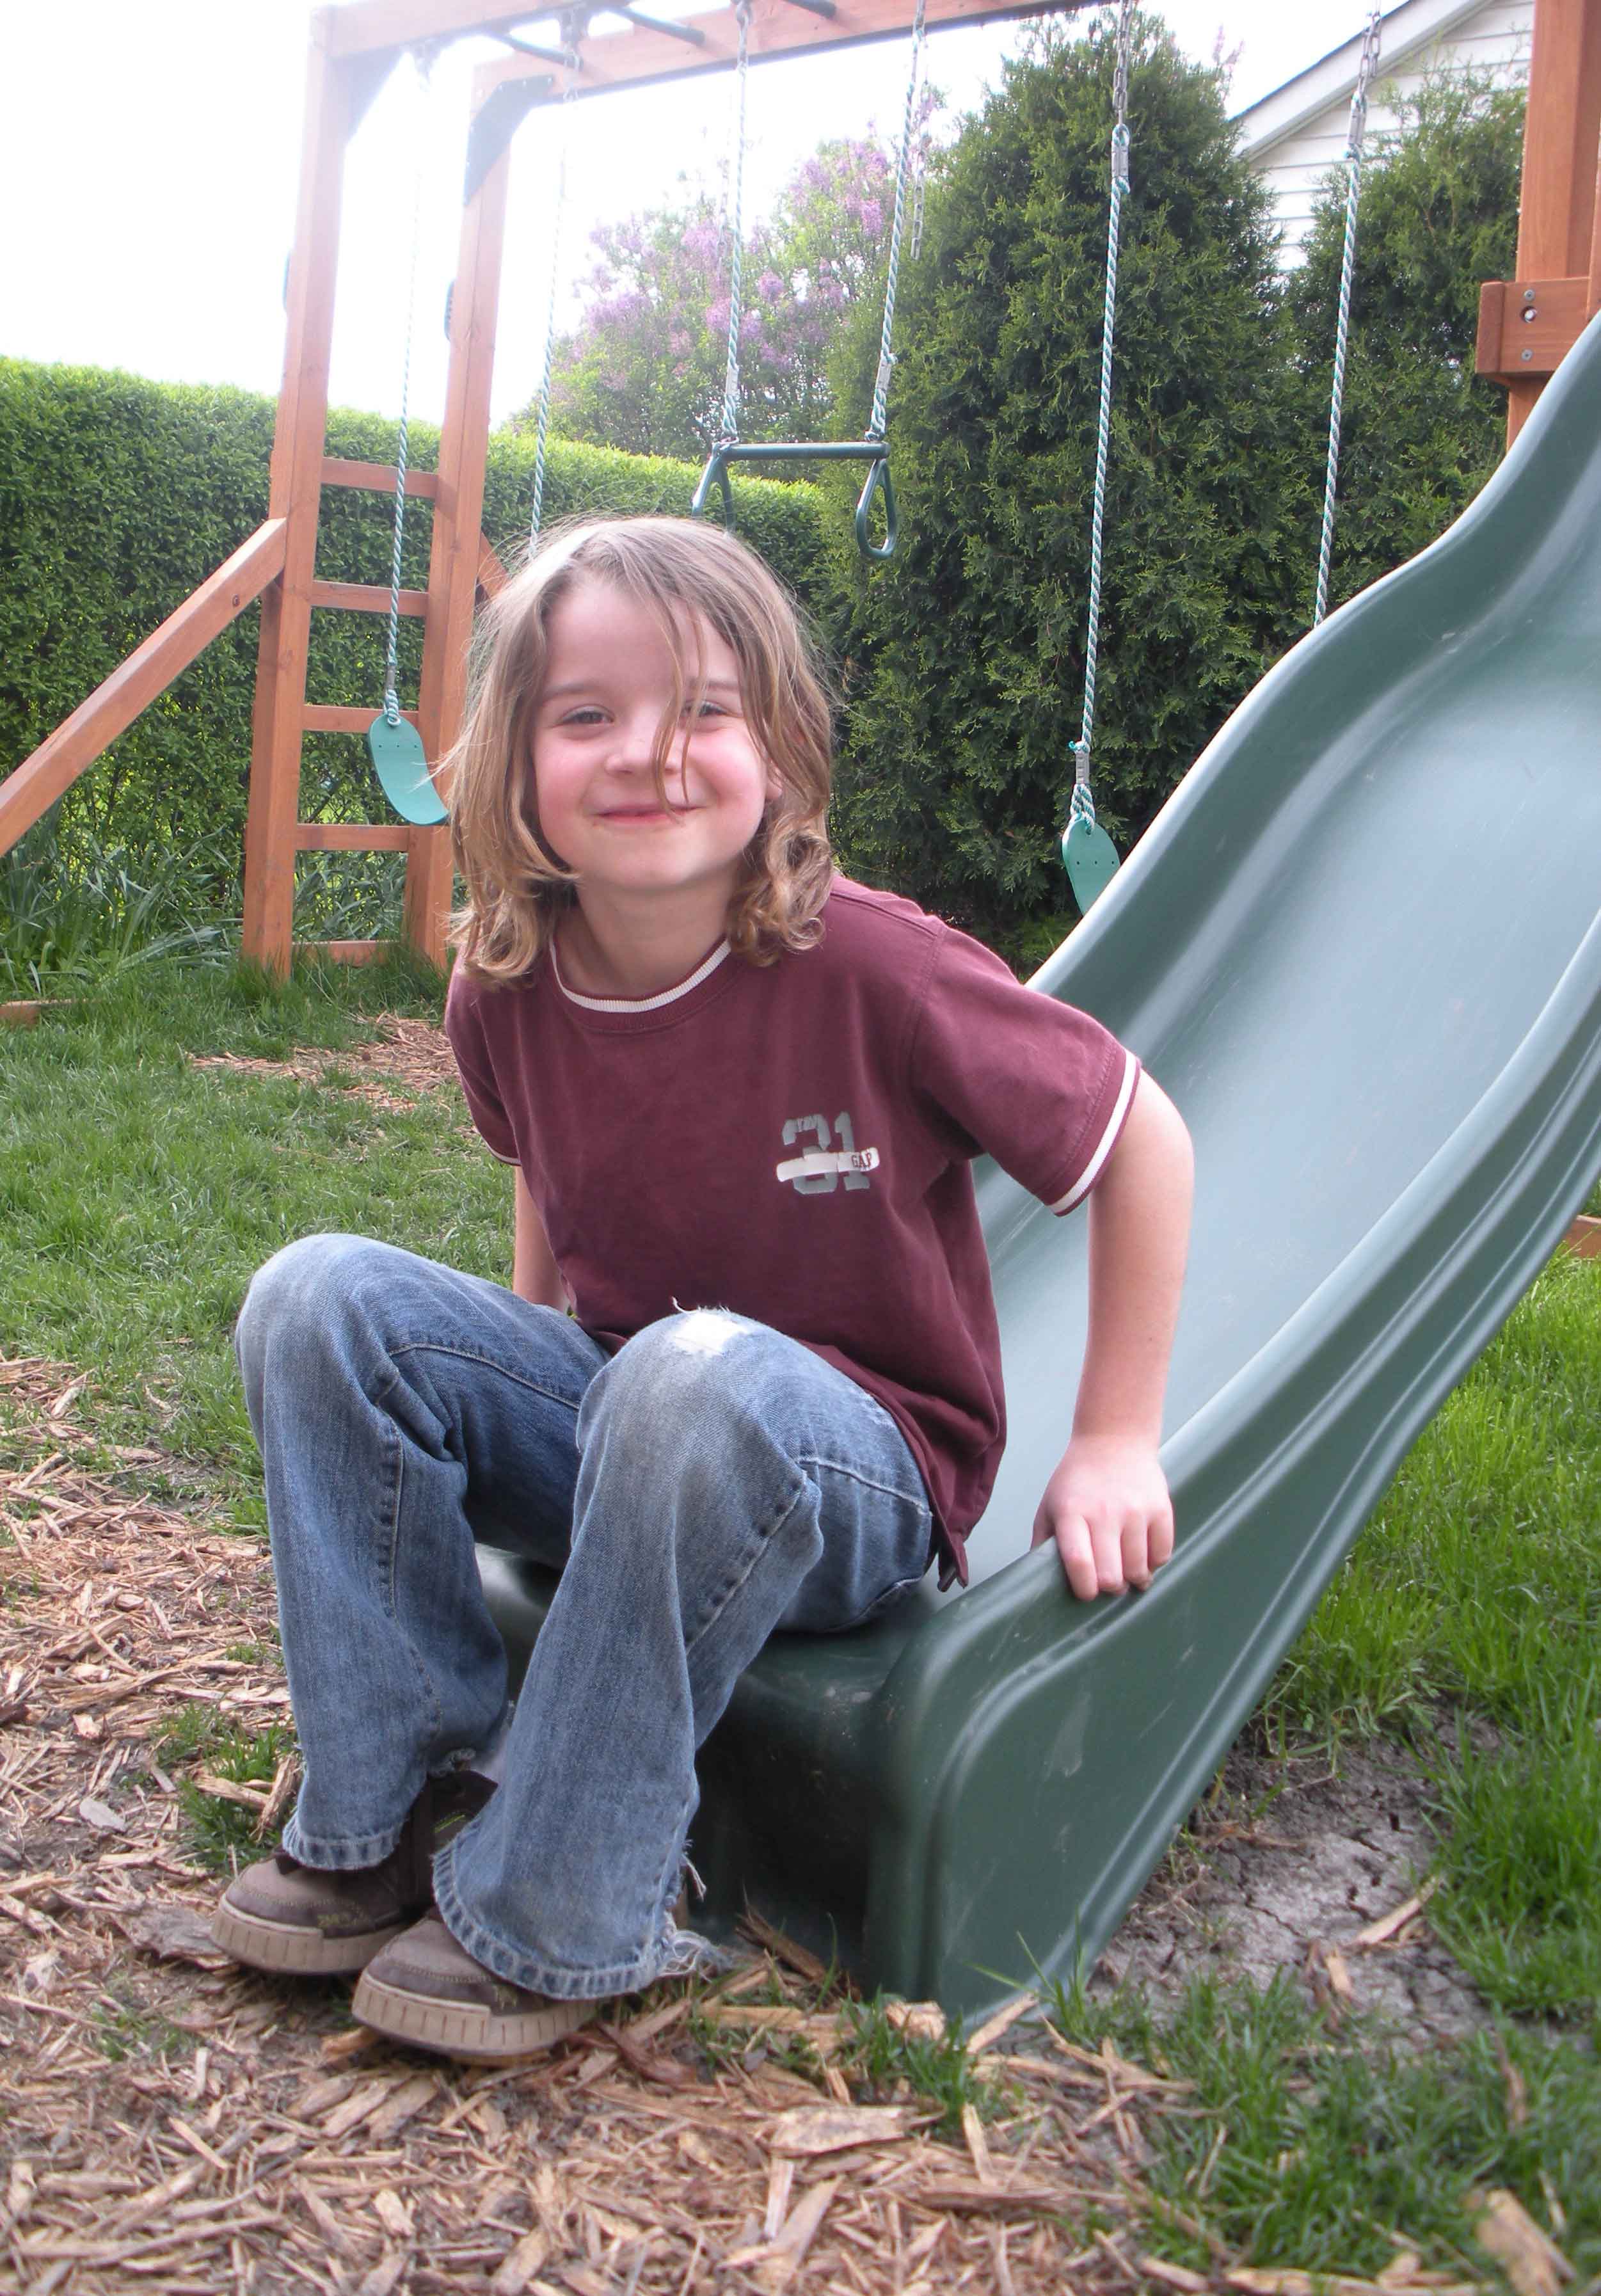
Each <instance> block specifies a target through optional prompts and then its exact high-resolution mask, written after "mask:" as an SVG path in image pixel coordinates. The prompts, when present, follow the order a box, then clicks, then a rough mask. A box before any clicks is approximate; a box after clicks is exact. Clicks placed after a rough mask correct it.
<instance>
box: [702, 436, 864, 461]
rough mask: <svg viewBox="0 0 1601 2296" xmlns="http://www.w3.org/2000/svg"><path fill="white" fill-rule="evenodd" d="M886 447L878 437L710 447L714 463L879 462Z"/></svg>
mask: <svg viewBox="0 0 1601 2296" xmlns="http://www.w3.org/2000/svg"><path fill="white" fill-rule="evenodd" d="M889 451H890V449H889V447H888V446H887V445H886V444H885V442H884V440H883V439H801V440H799V441H798V442H796V443H794V444H791V443H790V442H789V441H787V440H786V441H785V442H784V445H782V446H777V445H775V444H773V443H772V442H771V441H769V442H768V444H766V445H765V446H764V445H760V444H752V445H750V446H746V445H745V444H743V442H742V443H741V444H740V445H739V446H737V447H713V448H712V450H711V459H712V461H713V462H715V463H882V462H883V459H884V457H885V456H886V455H888V453H889Z"/></svg>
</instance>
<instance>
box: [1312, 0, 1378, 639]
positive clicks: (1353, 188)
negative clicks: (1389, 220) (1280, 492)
mask: <svg viewBox="0 0 1601 2296" xmlns="http://www.w3.org/2000/svg"><path fill="white" fill-rule="evenodd" d="M1382 23H1383V10H1382V9H1379V8H1375V9H1374V10H1373V12H1372V13H1371V14H1370V15H1369V17H1368V20H1367V31H1366V32H1365V33H1364V34H1363V35H1362V54H1361V60H1360V61H1359V64H1358V66H1357V86H1356V94H1354V95H1353V96H1352V97H1351V127H1350V130H1349V132H1348V134H1347V135H1346V139H1345V249H1344V253H1343V254H1342V258H1341V261H1340V311H1339V317H1338V319H1337V320H1336V322H1335V325H1334V387H1333V389H1332V390H1331V391H1330V394H1329V402H1328V460H1327V463H1326V466H1325V470H1324V477H1323V528H1322V531H1321V533H1320V535H1319V537H1318V588H1317V594H1316V596H1315V598H1314V600H1313V603H1312V627H1313V628H1314V629H1316V628H1317V627H1318V624H1319V622H1321V621H1322V619H1323V618H1324V616H1325V615H1326V613H1327V612H1328V576H1329V565H1330V562H1331V560H1332V558H1333V556H1334V510H1335V505H1336V503H1337V501H1338V498H1339V491H1340V425H1341V421H1342V415H1343V413H1344V407H1345V357H1346V351H1347V349H1348V348H1349V345H1350V340H1351V281H1352V279H1353V278H1354V276H1355V274H1356V265H1357V206H1358V202H1359V199H1360V197H1361V188H1362V137H1363V134H1364V132H1365V130H1366V128H1367V95H1368V90H1369V88H1370V87H1371V86H1372V84H1373V75H1374V72H1375V70H1376V68H1377V65H1378V60H1379V41H1380V37H1381V30H1380V28H1381V25H1382Z"/></svg>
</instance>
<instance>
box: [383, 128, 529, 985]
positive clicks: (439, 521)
mask: <svg viewBox="0 0 1601 2296" xmlns="http://www.w3.org/2000/svg"><path fill="white" fill-rule="evenodd" d="M510 176H511V154H510V152H509V151H505V152H502V153H501V154H500V157H499V158H498V159H497V160H496V162H495V164H494V166H493V167H491V168H489V170H488V172H487V173H486V175H485V176H484V178H483V181H482V182H481V184H480V185H479V187H478V189H477V190H476V191H475V192H474V193H473V194H472V198H471V199H470V200H469V201H467V203H466V205H465V207H464V209H462V230H461V242H460V245H459V248H458V250H457V253H456V293H455V296H454V298H453V299H452V302H451V308H450V367H449V373H448V375H447V381H446V386H445V414H444V419H443V421H442V422H441V423H440V425H439V498H438V500H437V502H436V504H435V505H434V517H433V536H432V542H431V551H430V556H429V562H428V619H427V622H426V623H425V625H424V627H423V673H422V677H421V681H420V683H419V686H418V692H417V717H418V723H419V726H420V727H421V731H422V734H423V750H424V752H425V753H426V755H427V757H428V759H429V762H430V764H431V765H437V764H438V762H439V759H440V758H443V757H445V756H446V755H447V753H448V751H449V750H450V748H451V746H452V744H453V743H454V742H455V740H456V735H457V734H458V733H459V732H460V731H461V726H462V719H463V717H464V713H465V710H466V705H467V652H468V647H469V645H470V644H471V643H472V616H473V612H474V610H475V608H476V606H477V603H478V585H479V579H480V571H481V568H482V563H483V549H484V544H483V532H482V524H483V508H484V463H485V458H486V456H487V455H488V452H489V387H490V384H491V382H492V381H493V379H494V372H495V321H496V312H497V306H498V303H499V299H500V270H501V259H502V255H503V252H504V249H505V211H506V192H507V186H508V184H509V181H510ZM451 885H452V875H451V853H450V834H449V831H448V829H447V827H446V826H444V825H443V824H441V825H440V826H439V827H438V828H433V829H419V830H418V832H416V834H415V837H414V838H413V840H412V847H411V858H410V861H409V862H408V864H407V865H406V910H405V915H406V939H407V940H408V941H409V942H410V944H411V946H412V947H414V948H415V949H417V950H418V951H419V952H420V953H421V954H422V955H424V956H426V957H428V958H429V959H430V960H431V962H432V963H433V964H439V965H442V964H444V962H445V924H446V919H447V916H448V914H449V910H450V896H451Z"/></svg>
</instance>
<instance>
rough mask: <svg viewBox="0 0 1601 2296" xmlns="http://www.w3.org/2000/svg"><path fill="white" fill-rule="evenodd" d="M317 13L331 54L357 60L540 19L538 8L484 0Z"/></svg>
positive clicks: (356, 5) (363, 5)
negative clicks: (496, 4)
mask: <svg viewBox="0 0 1601 2296" xmlns="http://www.w3.org/2000/svg"><path fill="white" fill-rule="evenodd" d="M319 13H320V14H321V15H322V16H323V18H324V20H325V21H326V24H327V32H326V35H325V37H326V38H327V42H328V48H329V53H331V54H333V55H335V56H359V55H366V54H370V53H373V52H374V51H377V50H385V49H390V48H409V47H413V46H415V45H416V43H417V42H418V41H419V40H461V39H466V38H468V37H471V36H472V34H473V33H474V32H509V31H511V30H513V28H514V27H515V26H517V25H518V24H526V23H527V22H528V21H529V19H530V16H535V15H538V7H537V6H535V7H523V8H495V7H489V8H486V7H485V5H484V0H353V4H347V5H346V6H344V7H342V8H324V9H322V10H321V11H320V12H319Z"/></svg>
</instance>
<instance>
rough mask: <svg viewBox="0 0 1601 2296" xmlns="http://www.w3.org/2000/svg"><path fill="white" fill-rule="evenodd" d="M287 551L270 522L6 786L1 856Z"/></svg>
mask: <svg viewBox="0 0 1601 2296" xmlns="http://www.w3.org/2000/svg"><path fill="white" fill-rule="evenodd" d="M283 545H284V535H283V520H282V519H281V518H269V519H268V520H267V523H266V524H265V525H264V526H259V527H258V528H257V529H256V531H255V533H254V534H252V535H251V537H250V540H249V541H248V542H243V543H241V545H240V546H239V548H238V549H237V550H236V551H235V552H234V555H233V556H232V557H231V558H228V559H225V560H224V562H223V563H222V564H221V565H220V566H219V567H218V570H217V571H216V573H215V574H213V575H212V576H211V577H210V578H209V580H207V581H205V582H202V583H201V586H200V588H199V589H198V590H193V591H191V592H190V594H189V595H188V597H186V598H185V601H184V603H183V604H182V605H181V606H179V607H177V609H176V611H174V612H172V613H170V614H168V617H167V619H166V620H165V621H164V622H163V623H162V624H161V627H160V629H158V630H153V631H152V633H151V635H150V636H149V637H147V638H146V639H145V641H144V644H143V645H141V646H136V647H135V650H134V652H132V653H131V654H129V655H128V657H127V660H126V661H123V662H119V664H118V666H117V668H115V669H114V670H113V671H112V672H111V676H109V677H107V678H104V679H103V680H102V682H101V683H100V685H97V686H96V687H95V689H94V693H91V694H90V696H89V698H88V700H87V701H81V702H79V704H78V708H77V709H75V710H74V711H73V712H72V715H71V717H69V718H68V719H66V721H65V722H64V724H62V725H60V726H57V727H56V729H55V731H54V733H53V734H50V735H49V736H48V737H47V739H45V741H43V742H40V744H39V746H38V748H37V750H34V752H33V754H32V756H31V757H28V758H24V759H23V760H22V763H21V765H20V766H18V767H16V768H15V770H14V771H13V772H12V773H9V774H8V775H6V777H5V779H4V781H3V782H0V853H4V852H7V851H8V850H9V849H10V848H11V847H12V846H13V845H14V844H15V843H16V842H17V840H18V839H19V838H20V837H21V836H23V835H24V834H25V833H26V832H27V831H29V829H31V828H32V827H33V824H34V823H35V822H36V821H37V819H38V817H39V816H40V815H41V814H42V813H45V812H48V810H49V808H51V807H52V806H53V804H54V803H55V801H56V799H57V798H59V797H60V796H62V793H63V792H64V791H66V790H68V789H70V787H71V785H72V783H74V782H75V781H76V780H77V779H78V775H79V774H81V773H82V772H83V771H84V769H85V767H86V766H91V765H93V764H94V760H95V758H98V757H99V756H100V754H101V752H102V751H103V750H105V749H107V748H108V747H109V746H110V744H111V742H114V741H115V740H116V738H117V736H118V734H123V733H126V732H127V728H128V727H129V726H131V725H132V724H133V722H134V720H135V717H137V716H138V715H139V713H140V711H141V710H142V709H148V708H149V706H150V704H151V703H152V701H155V700H156V698H157V696H158V695H159V694H162V693H166V691H167V689H168V686H169V685H171V684H172V682H173V680H174V678H175V677H177V676H180V675H181V674H182V672H183V671H185V669H187V668H188V667H189V665H190V663H191V662H192V661H193V660H195V658H196V657H197V656H198V655H200V654H202V653H203V652H205V650H206V648H207V647H208V646H209V644H210V643H211V641H212V639H213V638H214V637H217V636H218V635H220V634H221V633H222V632H223V631H224V630H226V628H227V627H228V624H229V623H230V622H232V621H234V619H236V618H237V617H238V616H239V615H240V614H242V612H243V611H244V610H245V608H246V607H247V606H248V605H250V603H251V602H252V600H254V599H256V598H259V596H260V594H261V593H262V591H263V590H264V589H266V587H267V585H268V583H269V582H271V581H272V580H273V579H274V578H275V576H276V574H277V572H278V570H279V568H280V567H281V566H282V565H283Z"/></svg>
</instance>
